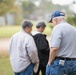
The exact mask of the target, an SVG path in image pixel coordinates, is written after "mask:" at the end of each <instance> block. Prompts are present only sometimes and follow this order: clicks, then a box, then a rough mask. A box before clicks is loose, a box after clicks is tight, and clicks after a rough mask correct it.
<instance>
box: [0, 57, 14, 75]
mask: <svg viewBox="0 0 76 75" xmlns="http://www.w3.org/2000/svg"><path fill="white" fill-rule="evenodd" d="M0 75H14V74H13V71H12V68H11V65H10V61H9V58H7V57H3V58H0Z"/></svg>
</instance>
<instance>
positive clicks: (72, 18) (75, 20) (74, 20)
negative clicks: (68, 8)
mask: <svg viewBox="0 0 76 75" xmlns="http://www.w3.org/2000/svg"><path fill="white" fill-rule="evenodd" d="M67 22H68V23H70V24H72V25H73V26H76V14H75V15H74V16H68V17H67Z"/></svg>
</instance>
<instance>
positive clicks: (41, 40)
mask: <svg viewBox="0 0 76 75" xmlns="http://www.w3.org/2000/svg"><path fill="white" fill-rule="evenodd" d="M45 27H46V24H45V23H44V22H42V21H41V22H38V24H37V25H36V28H37V30H36V31H33V32H32V35H33V37H34V40H35V43H36V46H37V49H38V56H39V61H40V64H39V69H38V72H37V73H34V74H33V75H39V72H40V71H41V72H42V75H45V73H46V65H47V62H48V59H49V51H50V49H49V44H48V41H47V40H46V35H44V34H42V32H43V31H44V29H45Z"/></svg>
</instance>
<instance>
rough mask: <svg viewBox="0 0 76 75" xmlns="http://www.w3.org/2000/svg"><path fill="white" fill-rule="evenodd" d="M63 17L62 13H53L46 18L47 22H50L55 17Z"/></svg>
mask: <svg viewBox="0 0 76 75" xmlns="http://www.w3.org/2000/svg"><path fill="white" fill-rule="evenodd" d="M61 16H62V17H65V13H64V12H61V11H55V12H53V13H52V14H51V15H50V16H49V18H48V22H52V19H53V18H56V17H61Z"/></svg>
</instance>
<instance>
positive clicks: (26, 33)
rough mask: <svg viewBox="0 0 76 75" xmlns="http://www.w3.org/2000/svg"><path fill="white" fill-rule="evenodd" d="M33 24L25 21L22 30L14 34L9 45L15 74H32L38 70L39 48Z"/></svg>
mask: <svg viewBox="0 0 76 75" xmlns="http://www.w3.org/2000/svg"><path fill="white" fill-rule="evenodd" d="M32 26H33V24H32V23H31V22H30V21H24V22H23V24H22V30H21V31H20V32H18V33H16V34H15V35H13V36H12V38H11V40H10V45H9V52H10V61H11V65H12V68H13V70H14V74H15V75H31V74H32V72H33V68H34V71H35V72H36V71H37V68H36V67H37V66H38V62H39V60H38V55H37V48H36V45H35V43H34V40H33V38H32V36H31V35H30V32H31V30H32Z"/></svg>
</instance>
